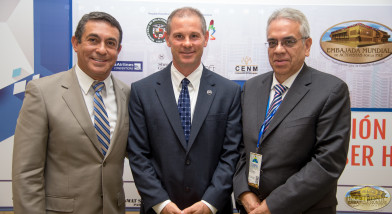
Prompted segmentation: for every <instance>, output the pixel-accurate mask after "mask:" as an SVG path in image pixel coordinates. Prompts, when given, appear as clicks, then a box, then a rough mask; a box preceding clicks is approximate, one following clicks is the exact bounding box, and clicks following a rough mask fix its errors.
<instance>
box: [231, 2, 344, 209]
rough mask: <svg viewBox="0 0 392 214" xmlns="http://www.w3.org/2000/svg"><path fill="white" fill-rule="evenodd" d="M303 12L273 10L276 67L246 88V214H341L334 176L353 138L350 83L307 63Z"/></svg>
mask: <svg viewBox="0 0 392 214" xmlns="http://www.w3.org/2000/svg"><path fill="white" fill-rule="evenodd" d="M309 34H310V30H309V24H308V21H307V19H306V17H305V15H304V14H303V13H302V12H300V11H298V10H295V9H291V8H284V9H281V10H277V11H275V12H274V13H273V14H272V15H271V16H270V18H269V20H268V25H267V46H268V57H269V62H270V65H271V67H272V69H273V71H272V72H268V73H265V74H262V75H259V76H257V77H254V78H252V79H250V80H248V81H247V82H246V83H245V85H244V87H243V92H242V124H243V144H242V146H241V149H242V151H241V158H240V161H239V163H238V166H237V170H236V174H235V176H234V195H235V198H236V200H237V202H238V203H239V204H240V206H239V210H240V211H241V213H251V214H256V213H263V214H268V213H272V214H290V213H293V214H299V213H303V214H313V213H314V214H332V213H336V205H337V200H336V189H337V180H338V178H339V176H340V175H341V173H342V171H343V169H344V167H345V165H346V157H347V151H348V145H349V138H350V118H351V112H350V99H349V92H348V88H347V85H346V83H344V82H343V81H342V80H340V79H338V78H337V77H335V76H332V75H329V74H326V73H322V72H320V71H317V70H315V69H313V68H311V67H308V66H307V65H306V63H305V57H307V56H309V53H310V47H311V45H312V39H311V38H310V35H309Z"/></svg>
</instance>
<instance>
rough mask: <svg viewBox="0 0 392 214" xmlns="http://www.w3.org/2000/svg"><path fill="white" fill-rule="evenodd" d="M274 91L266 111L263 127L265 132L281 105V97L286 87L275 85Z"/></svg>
mask: <svg viewBox="0 0 392 214" xmlns="http://www.w3.org/2000/svg"><path fill="white" fill-rule="evenodd" d="M274 89H275V95H274V99H273V100H272V102H271V105H270V107H269V109H268V113H267V117H266V119H265V121H264V126H265V129H264V130H267V128H268V126H269V124H270V122H271V120H272V118H273V117H274V115H275V112H276V111H277V110H278V108H279V106H280V104H281V103H282V95H283V93H284V92H285V91H286V90H287V87H286V86H284V85H282V84H277V85H275V86H274Z"/></svg>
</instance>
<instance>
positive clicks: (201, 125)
mask: <svg viewBox="0 0 392 214" xmlns="http://www.w3.org/2000/svg"><path fill="white" fill-rule="evenodd" d="M208 38H209V34H208V32H207V31H206V23H205V19H204V17H203V15H202V14H201V13H200V12H199V11H198V10H197V9H194V8H189V7H186V8H180V9H177V10H175V11H173V12H172V13H171V15H170V16H169V18H168V21H167V32H166V43H167V45H168V46H169V47H170V48H171V52H172V55H173V62H172V63H170V64H169V65H168V67H166V68H165V69H163V70H162V71H159V72H157V73H155V74H152V75H151V76H149V77H147V78H145V79H142V80H140V81H138V82H135V83H133V84H132V86H131V96H130V103H129V115H130V133H129V139H128V152H129V162H130V165H131V169H132V173H133V177H134V180H135V184H136V187H137V189H138V191H139V193H140V195H141V198H142V206H141V210H140V212H141V213H225V214H226V213H232V212H233V207H232V202H231V193H232V178H233V175H234V171H235V166H236V163H237V160H238V158H239V154H238V151H237V149H238V145H239V142H240V140H241V137H242V130H241V122H240V121H241V104H240V96H241V88H240V86H239V85H237V84H236V83H234V82H232V81H230V80H228V79H225V78H223V77H221V76H219V75H218V74H215V73H213V72H212V71H210V70H208V69H206V68H205V67H204V66H203V65H202V63H201V57H202V54H203V49H204V47H206V46H207V42H208ZM184 79H186V80H184ZM186 85H187V87H186ZM183 86H184V87H183ZM178 105H189V106H188V107H186V108H184V109H186V110H184V111H182V110H180V108H179V107H178ZM189 108H190V109H189ZM184 112H185V113H184ZM186 112H188V113H186ZM180 114H181V115H182V116H181V117H180ZM183 114H185V115H187V116H184V115H183ZM187 120H188V121H187Z"/></svg>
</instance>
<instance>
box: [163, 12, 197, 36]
mask: <svg viewBox="0 0 392 214" xmlns="http://www.w3.org/2000/svg"><path fill="white" fill-rule="evenodd" d="M186 30H192V31H194V32H199V31H200V32H202V25H201V20H200V17H198V16H197V15H194V14H186V15H184V16H174V17H173V19H172V23H171V31H172V32H181V31H186Z"/></svg>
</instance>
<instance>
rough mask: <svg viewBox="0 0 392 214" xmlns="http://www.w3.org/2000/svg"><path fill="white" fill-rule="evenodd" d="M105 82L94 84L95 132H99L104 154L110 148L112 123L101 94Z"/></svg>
mask: <svg viewBox="0 0 392 214" xmlns="http://www.w3.org/2000/svg"><path fill="white" fill-rule="evenodd" d="M104 86H105V83H103V82H97V83H96V84H94V85H93V89H94V91H95V93H94V126H95V132H96V133H97V136H98V140H99V142H100V143H101V151H102V153H103V155H104V156H105V155H106V152H107V151H108V149H109V144H110V125H109V119H108V114H107V113H106V110H105V104H104V103H103V99H102V96H101V91H102V89H103V87H104Z"/></svg>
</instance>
